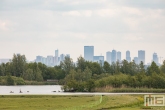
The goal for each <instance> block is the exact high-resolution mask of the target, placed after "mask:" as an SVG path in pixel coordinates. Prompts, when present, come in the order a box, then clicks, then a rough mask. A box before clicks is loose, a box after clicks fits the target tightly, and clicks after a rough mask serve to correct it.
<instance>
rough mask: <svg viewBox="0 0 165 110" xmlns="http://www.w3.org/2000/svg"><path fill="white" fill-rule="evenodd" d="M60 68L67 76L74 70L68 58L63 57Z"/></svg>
mask: <svg viewBox="0 0 165 110" xmlns="http://www.w3.org/2000/svg"><path fill="white" fill-rule="evenodd" d="M60 66H61V68H62V69H63V70H64V71H65V74H69V71H70V70H71V69H74V64H73V61H72V59H71V58H69V57H65V60H64V61H62V62H60Z"/></svg>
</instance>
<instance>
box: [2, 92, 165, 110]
mask: <svg viewBox="0 0 165 110" xmlns="http://www.w3.org/2000/svg"><path fill="white" fill-rule="evenodd" d="M154 109H155V110H157V109H162V110H163V109H165V108H161V107H155V108H152V110H154ZM0 110H143V95H107V96H94V95H93V96H88V95H86V96H84V95H83V96H57V95H18V96H17V95H1V96H0Z"/></svg>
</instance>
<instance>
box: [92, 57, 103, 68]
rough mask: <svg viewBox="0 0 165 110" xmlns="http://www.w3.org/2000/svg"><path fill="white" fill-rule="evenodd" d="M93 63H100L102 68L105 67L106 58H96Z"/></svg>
mask: <svg viewBox="0 0 165 110" xmlns="http://www.w3.org/2000/svg"><path fill="white" fill-rule="evenodd" d="M93 61H94V62H97V63H99V64H100V65H101V66H103V65H104V56H94V57H93Z"/></svg>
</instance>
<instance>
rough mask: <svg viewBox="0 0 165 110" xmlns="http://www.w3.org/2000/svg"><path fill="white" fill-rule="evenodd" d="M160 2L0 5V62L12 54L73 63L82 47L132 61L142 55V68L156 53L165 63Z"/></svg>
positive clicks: (14, 1)
mask: <svg viewBox="0 0 165 110" xmlns="http://www.w3.org/2000/svg"><path fill="white" fill-rule="evenodd" d="M164 41H165V1H164V0H145V1H144V0H138V1H131V0H90V1H88V0H83V1H82V0H76V1H75V0H30V1H29V0H1V1H0V44H1V47H0V52H1V54H0V58H12V56H13V53H20V54H25V55H26V58H27V59H28V60H34V59H35V58H36V56H37V55H41V56H44V57H46V56H47V55H54V54H55V50H56V49H58V50H59V53H60V54H62V53H63V54H70V56H71V58H73V60H74V61H76V59H77V57H79V56H80V55H82V56H83V55H84V53H83V52H84V46H85V45H93V46H94V55H101V54H102V55H103V56H104V57H105V58H104V59H106V52H107V51H112V50H113V49H115V50H117V51H121V53H122V59H125V56H126V55H125V54H126V51H127V50H129V51H130V54H131V59H133V57H137V56H138V50H145V54H146V63H148V62H151V60H152V55H153V53H154V52H156V53H157V55H158V57H160V56H161V57H163V59H165V51H164V49H163V48H164V47H165V43H164Z"/></svg>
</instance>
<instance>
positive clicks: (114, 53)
mask: <svg viewBox="0 0 165 110" xmlns="http://www.w3.org/2000/svg"><path fill="white" fill-rule="evenodd" d="M116 60H117V58H116V50H112V56H111V62H114V63H116Z"/></svg>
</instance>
